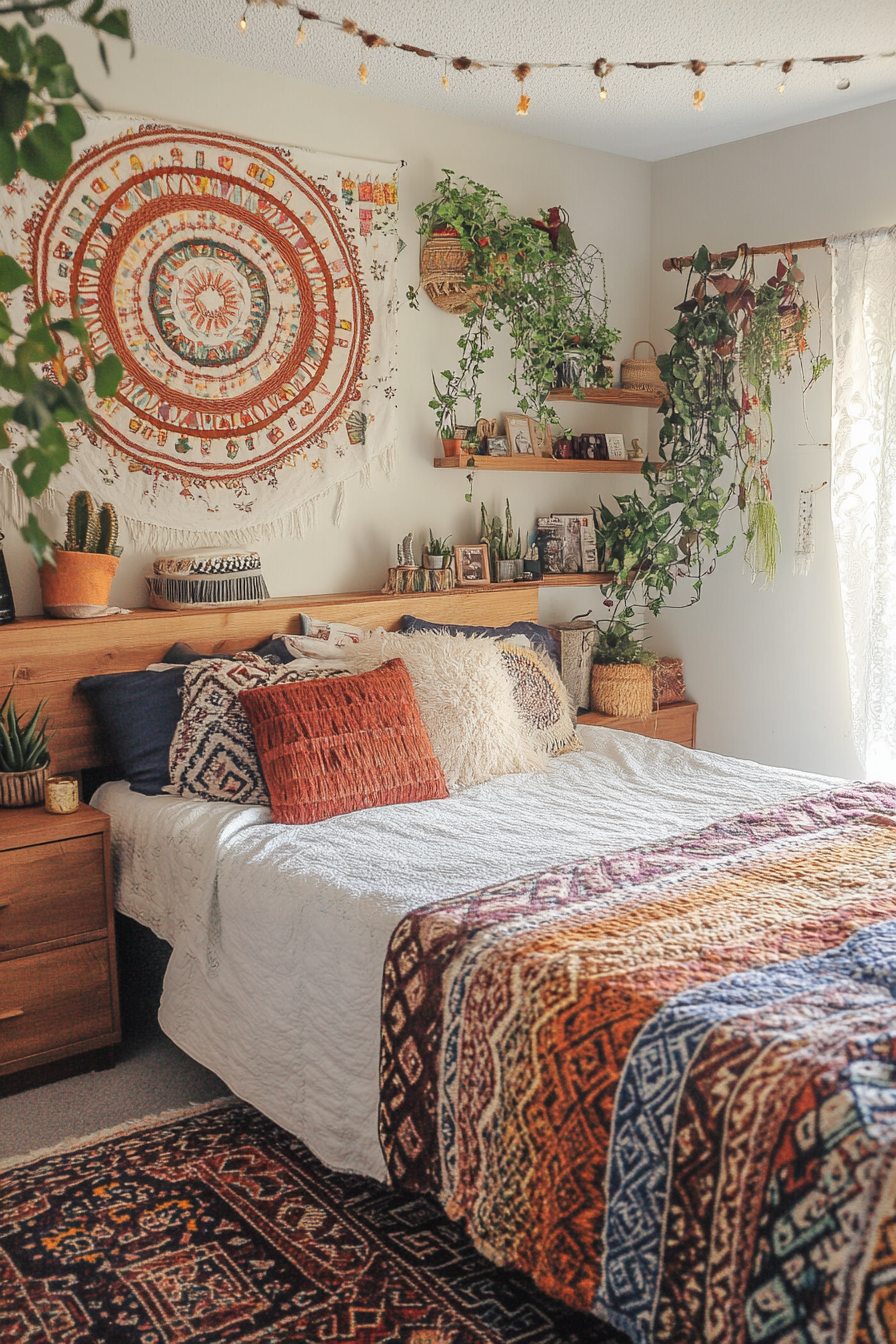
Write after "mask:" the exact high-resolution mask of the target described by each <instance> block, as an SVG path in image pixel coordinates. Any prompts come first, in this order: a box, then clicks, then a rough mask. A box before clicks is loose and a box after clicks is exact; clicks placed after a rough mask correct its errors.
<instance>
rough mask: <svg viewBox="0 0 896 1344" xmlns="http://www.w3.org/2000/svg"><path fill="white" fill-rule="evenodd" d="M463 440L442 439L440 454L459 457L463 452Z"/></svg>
mask: <svg viewBox="0 0 896 1344" xmlns="http://www.w3.org/2000/svg"><path fill="white" fill-rule="evenodd" d="M465 442H466V440H465V439H443V440H442V456H443V457H460V455H461V453H462V452H463V449H464V443H465Z"/></svg>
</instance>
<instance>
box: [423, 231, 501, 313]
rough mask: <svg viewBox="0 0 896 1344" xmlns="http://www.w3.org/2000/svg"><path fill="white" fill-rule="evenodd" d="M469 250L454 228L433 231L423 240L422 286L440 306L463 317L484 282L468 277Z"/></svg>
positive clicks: (481, 289)
mask: <svg viewBox="0 0 896 1344" xmlns="http://www.w3.org/2000/svg"><path fill="white" fill-rule="evenodd" d="M468 266H469V253H468V252H467V251H466V249H465V248H464V247H463V246H462V244H461V241H460V238H459V237H458V235H457V233H456V232H455V231H454V229H451V230H450V231H445V232H442V233H433V234H431V235H430V236H429V238H427V240H426V242H425V243H424V244H423V252H422V254H421V257H420V288H421V289H422V290H423V292H424V293H425V294H427V295H428V297H429V298H430V299H431V300H432V302H433V303H434V304H435V305H436V307H437V308H441V309H443V311H444V312H446V313H454V315H455V316H456V317H463V315H464V313H467V312H469V311H470V309H471V308H472V307H473V304H474V303H475V301H476V295H477V294H481V293H482V291H483V289H484V288H485V286H484V285H471V284H470V283H469V282H468V280H467V269H468Z"/></svg>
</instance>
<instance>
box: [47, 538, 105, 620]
mask: <svg viewBox="0 0 896 1344" xmlns="http://www.w3.org/2000/svg"><path fill="white" fill-rule="evenodd" d="M117 568H118V556H117V555H105V554H104V553H103V552H102V551H63V550H57V551H56V567H55V569H54V568H53V566H52V565H41V567H40V569H39V570H38V577H39V578H40V595H41V600H42V602H43V604H44V611H45V612H46V614H47V615H48V616H67V615H68V614H69V613H68V612H67V611H66V608H67V607H71V606H78V605H82V604H83V605H86V606H93V607H105V606H107V605H108V603H109V591H110V589H111V587H112V580H113V579H114V578H115V571H116V569H117Z"/></svg>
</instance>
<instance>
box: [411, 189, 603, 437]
mask: <svg viewBox="0 0 896 1344" xmlns="http://www.w3.org/2000/svg"><path fill="white" fill-rule="evenodd" d="M417 217H418V219H419V220H420V227H419V232H420V234H421V236H422V237H423V238H425V239H427V240H428V241H427V246H430V244H433V243H439V244H441V246H440V247H438V248H437V247H430V256H431V257H432V258H433V261H434V264H433V266H432V269H431V271H429V272H428V273H425V274H424V275H423V278H422V281H421V286H420V287H422V288H423V289H424V290H426V292H428V293H430V296H431V297H432V298H433V301H434V302H436V303H437V304H439V306H441V307H444V308H446V309H447V310H448V311H451V312H455V313H457V314H458V315H459V316H460V318H461V322H462V324H463V331H462V333H461V336H460V338H459V339H458V342H457V345H458V349H459V351H460V358H459V360H458V362H457V365H456V367H455V368H454V369H445V370H443V371H442V373H441V375H440V376H436V375H433V388H434V394H435V395H434V397H433V399H432V401H431V402H430V403H429V404H430V407H431V408H432V410H434V411H435V412H436V424H437V427H438V430H439V433H440V434H441V435H442V437H448V436H449V433H450V431H451V430H453V427H454V425H455V423H456V421H457V408H458V403H459V402H460V401H462V400H467V401H469V402H470V403H472V406H473V410H474V414H475V418H476V419H478V418H479V416H480V414H481V410H482V402H481V396H480V392H479V384H480V379H481V377H482V374H483V372H484V369H485V366H486V363H487V361H488V360H489V359H492V358H493V356H494V333H495V332H498V331H501V330H504V329H505V328H506V329H507V331H508V333H509V335H510V341H511V353H512V359H513V368H512V373H511V383H512V385H513V389H514V393H515V395H516V401H517V405H518V406H519V408H520V410H522V411H523V412H524V413H526V414H531V415H533V416H534V417H535V418H536V419H538V420H540V421H542V422H546V421H548V420H551V421H554V422H556V421H557V415H556V412H555V411H554V409H553V407H552V406H550V405H549V404H548V401H547V397H548V394H549V392H550V391H551V389H552V388H553V387H554V386H555V384H556V375H557V367H558V365H559V364H560V363H561V362H562V361H563V360H564V358H565V357H566V356H567V355H568V354H569V353H570V351H574V352H575V353H576V355H577V357H578V359H579V361H580V363H581V366H582V367H583V368H586V369H589V370H592V371H595V370H601V371H602V367H603V361H604V359H606V358H608V357H609V356H610V355H611V354H612V352H613V349H614V347H615V345H616V343H617V342H618V340H619V332H618V331H614V330H613V329H612V328H611V327H610V326H609V325H608V323H607V315H608V308H609V305H608V301H607V296H606V283H605V281H606V277H605V275H604V272H603V258H602V257H601V255H600V253H599V252H598V250H597V249H596V248H587V249H585V250H584V251H582V252H579V251H578V250H577V249H576V245H575V241H574V239H573V235H572V230H571V229H570V227H569V222H568V219H567V217H566V215H565V212H564V211H562V210H561V209H560V208H559V207H556V206H555V207H554V208H552V209H551V210H548V211H543V212H542V213H541V215H540V217H539V218H538V219H534V220H532V219H523V218H519V217H517V216H516V215H513V214H511V213H510V211H509V210H508V209H507V206H506V205H505V204H504V201H503V200H502V199H501V197H500V196H499V195H498V193H497V192H495V191H492V190H491V189H490V188H489V187H485V186H483V185H482V184H481V183H479V182H474V181H472V180H471V179H470V178H467V177H462V176H455V175H454V174H453V173H452V172H451V171H450V170H449V169H445V170H444V174H443V176H442V178H441V179H440V181H438V182H437V183H436V187H435V195H434V196H433V198H432V200H430V201H424V202H423V203H421V204H420V205H418V206H417ZM446 243H447V246H446ZM439 254H441V255H439ZM426 257H427V250H426V247H424V260H425V259H426ZM461 259H462V260H461ZM440 267H441V269H440ZM598 267H600V273H601V280H602V291H601V297H599V298H597V299H595V297H594V294H593V279H594V273H595V271H596V270H597V268H598ZM418 298H419V288H411V289H410V290H409V291H408V299H409V301H410V303H411V305H412V306H413V307H417V305H418ZM595 376H599V375H597V374H596V375H595Z"/></svg>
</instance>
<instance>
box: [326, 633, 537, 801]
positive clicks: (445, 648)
mask: <svg viewBox="0 0 896 1344" xmlns="http://www.w3.org/2000/svg"><path fill="white" fill-rule="evenodd" d="M341 653H342V662H343V664H344V665H345V666H346V667H349V668H351V670H352V671H353V672H367V671H370V670H371V669H372V668H374V667H379V666H380V664H381V663H385V662H387V661H388V660H389V659H390V658H401V660H402V661H403V662H404V665H405V667H406V668H407V670H408V673H409V675H410V678H411V682H412V684H413V687H414V691H415V693H416V696H417V701H418V703H419V705H420V713H421V714H422V716H423V722H424V724H425V726H426V731H427V733H428V734H429V740H430V742H431V743H432V746H433V750H434V751H435V753H436V756H437V757H438V758H439V764H440V765H441V767H442V770H443V771H444V773H445V782H446V784H447V785H448V788H449V790H450V791H456V790H457V789H463V788H468V787H469V786H470V785H472V784H483V783H484V782H485V781H486V780H487V779H493V778H494V776H495V775H512V774H522V773H524V772H527V771H530V770H544V769H545V767H546V766H547V763H548V760H549V757H548V754H547V752H546V751H544V750H543V748H541V747H539V746H537V745H536V744H535V743H534V742H533V741H532V739H531V736H530V734H529V731H528V729H527V727H526V724H525V723H524V721H523V718H522V716H521V715H520V712H519V710H518V709H517V704H516V699H515V695H514V684H513V681H512V679H511V676H510V673H509V672H508V670H507V667H506V666H505V663H504V659H503V658H502V656H501V649H500V647H499V645H498V644H497V643H496V641H495V640H492V639H479V638H476V637H475V636H474V637H472V638H470V637H468V636H466V635H448V634H444V633H442V632H441V631H433V630H420V631H417V632H415V633H414V634H413V635H401V634H397V633H386V632H383V633H382V634H378V633H375V634H373V635H371V637H370V639H365V640H364V641H363V642H362V643H360V644H355V645H353V646H351V647H349V648H343V649H342V651H341Z"/></svg>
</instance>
